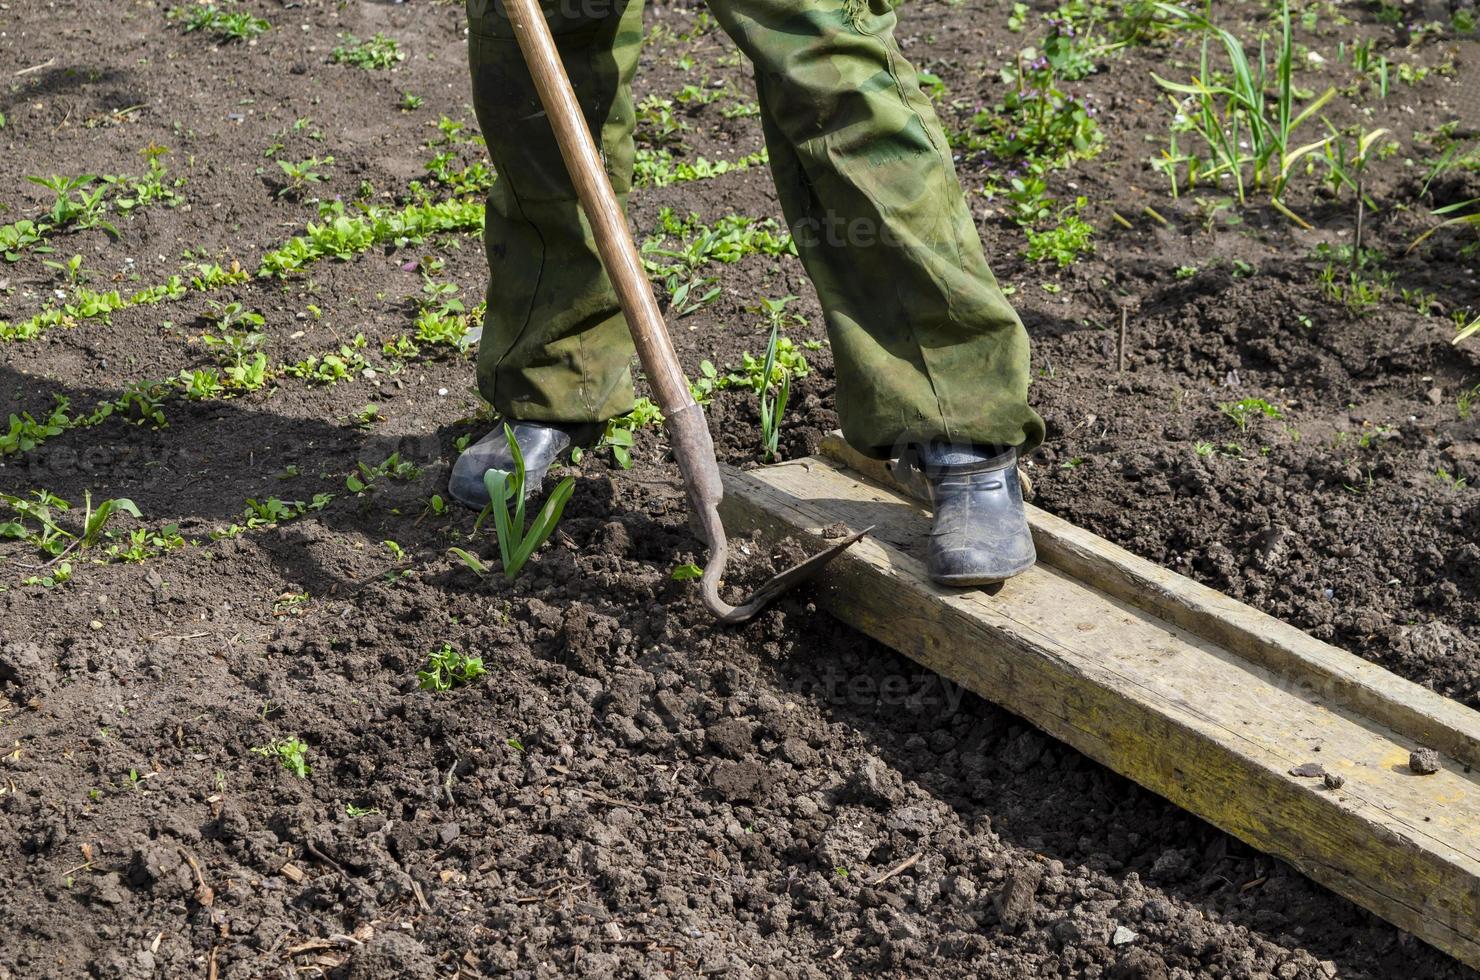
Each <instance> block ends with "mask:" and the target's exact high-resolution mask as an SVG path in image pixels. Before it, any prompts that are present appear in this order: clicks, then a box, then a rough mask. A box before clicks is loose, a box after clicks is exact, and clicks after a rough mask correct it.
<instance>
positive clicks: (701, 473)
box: [502, 0, 866, 623]
mask: <svg viewBox="0 0 1480 980" xmlns="http://www.w3.org/2000/svg"><path fill="white" fill-rule="evenodd" d="M502 2H503V3H504V5H505V9H506V10H507V11H508V15H509V22H510V24H511V25H512V26H513V28H514V35H515V37H517V38H518V41H519V49H520V50H521V51H522V52H523V53H524V60H525V62H526V63H527V64H528V65H529V72H530V75H531V76H533V78H534V84H535V89H536V90H537V91H538V92H539V96H540V102H541V103H543V105H544V107H545V114H546V115H548V116H549V117H550V125H551V126H552V127H554V130H555V140H556V142H557V143H558V144H559V145H560V153H561V156H562V157H564V158H565V166H566V168H567V169H568V170H569V171H570V177H571V181H572V183H574V184H575V188H576V194H577V196H578V197H579V198H580V202H581V207H582V208H583V209H584V210H585V212H586V217H587V219H588V220H589V221H590V222H591V230H592V233H593V234H594V236H595V238H596V247H597V250H598V251H599V252H600V253H601V260H602V262H603V263H604V264H605V266H606V271H607V274H608V275H609V276H610V277H611V280H612V285H613V286H614V287H615V288H616V291H617V298H618V300H619V301H620V302H621V305H622V312H623V313H625V314H626V317H627V325H628V327H629V328H630V329H631V331H632V340H633V343H634V345H635V346H636V347H637V356H638V359H639V360H640V361H641V362H642V368H643V370H644V371H645V372H646V373H647V378H648V383H649V384H650V385H651V386H652V389H653V393H654V394H655V395H657V400H658V407H659V408H660V409H661V410H662V412H663V417H664V419H665V422H664V425H665V428H667V430H668V438H669V441H670V442H672V444H673V455H674V456H675V457H676V458H677V460H678V468H679V469H680V470H681V471H682V472H683V478H684V482H685V484H686V485H687V486H688V493H689V506H690V507H691V508H692V510H693V512H694V515H695V517H696V518H697V520H698V523H699V526H700V529H701V533H702V535H703V537H704V540H705V543H706V544H708V546H709V564H708V565H707V566H706V567H705V569H704V576H703V578H702V579H701V581H700V586H701V589H702V592H703V595H704V604H705V605H706V606H708V607H709V610H710V611H711V612H713V613H714V614H715V616H717V617H718V618H719V620H720V622H722V623H743V622H745V621H746V620H748V619H750V618H751V617H753V616H754V615H755V614H756V613H758V612H760V611H761V609H762V608H763V607H764V606H765V605H766V604H767V603H768V602H770V601H771V600H772V599H774V598H776V597H777V596H779V595H781V593H783V592H785V591H786V590H787V589H789V588H791V587H792V586H794V585H797V584H799V583H801V582H803V581H805V580H806V579H808V578H810V577H811V576H813V575H815V574H816V573H817V572H818V571H819V570H820V569H821V568H822V566H823V565H826V564H827V563H828V562H829V561H831V560H832V559H833V558H835V557H837V556H838V555H839V554H841V553H842V551H843V549H845V548H847V547H848V546H849V545H850V544H852V543H853V542H855V541H857V540H858V539H859V538H860V537H862V536H863V534H864V533H866V531H860V532H859V533H858V534H854V535H851V536H850V537H848V538H845V539H844V540H842V541H840V542H839V543H837V544H835V545H833V546H832V547H830V548H828V549H827V550H826V551H823V552H821V553H820V554H817V555H813V556H812V557H811V558H809V559H807V560H806V561H804V562H802V563H801V564H800V565H797V566H796V567H794V568H791V569H789V570H787V571H786V572H784V573H782V574H781V575H778V576H777V577H775V578H773V579H772V580H771V581H770V582H767V583H766V585H765V586H764V587H763V588H761V589H760V590H759V591H758V592H756V593H755V595H754V596H752V597H751V598H750V599H749V600H748V601H747V602H745V603H743V604H742V605H739V606H732V605H730V604H729V603H727V602H725V601H724V600H723V599H721V598H720V595H719V583H720V578H721V576H723V575H724V572H725V562H726V561H727V560H728V559H729V554H730V549H729V543H728V542H727V541H726V540H725V529H724V526H723V525H722V524H721V523H720V519H719V502H720V499H721V497H723V496H724V487H723V485H722V484H721V482H720V475H719V463H718V462H717V461H716V460H715V457H714V442H713V440H712V439H710V436H709V425H708V423H707V422H706V421H705V419H704V409H703V408H702V407H700V405H699V403H698V402H696V401H695V400H694V396H693V394H692V393H691V392H690V391H689V383H688V379H687V378H685V377H684V373H683V369H682V368H681V367H680V366H679V363H678V355H677V354H675V353H674V350H673V341H672V340H671V339H670V338H669V336H668V328H667V326H666V325H665V324H664V322H663V314H662V313H661V312H660V311H659V310H658V304H657V301H656V300H654V299H653V290H652V287H651V285H649V283H648V280H647V276H646V274H645V273H644V272H643V266H642V260H641V259H640V258H639V257H638V254H637V248H636V246H635V245H634V244H633V242H632V235H631V233H630V232H629V231H628V228H627V218H626V216H625V215H624V214H623V212H622V208H621V205H620V204H618V203H617V196H616V193H615V192H614V191H613V190H612V186H611V181H610V180H609V179H608V178H607V174H606V168H605V167H604V166H603V165H602V162H601V156H600V154H599V152H598V151H597V149H596V143H595V141H594V140H593V139H592V138H591V131H590V129H588V128H587V126H586V119H585V116H584V115H583V114H582V113H581V107H580V103H579V102H577V101H576V95H575V92H574V91H573V90H572V88H571V84H570V78H569V77H568V76H567V75H566V73H565V66H564V65H563V64H561V61H560V54H559V52H558V51H556V49H555V41H554V38H552V37H551V35H550V28H549V26H548V25H547V24H546V23H545V17H544V13H543V12H542V11H541V10H540V0H502Z"/></svg>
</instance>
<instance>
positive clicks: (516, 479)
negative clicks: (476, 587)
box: [475, 424, 576, 581]
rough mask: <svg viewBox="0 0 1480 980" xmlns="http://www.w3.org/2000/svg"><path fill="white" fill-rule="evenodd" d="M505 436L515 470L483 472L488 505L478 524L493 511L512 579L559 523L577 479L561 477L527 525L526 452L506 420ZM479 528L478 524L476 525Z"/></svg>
mask: <svg viewBox="0 0 1480 980" xmlns="http://www.w3.org/2000/svg"><path fill="white" fill-rule="evenodd" d="M504 437H505V438H506V439H508V441H509V451H510V454H511V455H512V456H513V457H514V471H513V472H512V473H507V472H505V471H503V470H489V471H488V472H487V473H484V474H483V483H484V486H486V487H487V488H488V500H489V503H488V506H487V507H485V508H484V509H483V513H482V514H480V515H478V524H479V525H481V524H482V523H483V520H484V518H486V517H487V516H488V514H489V512H490V511H491V512H492V513H493V524H494V531H495V533H496V534H497V535H498V551H499V560H500V561H501V562H502V563H503V568H504V577H505V578H506V579H509V580H511V581H512V580H513V579H514V578H515V576H517V575H518V574H519V570H520V569H522V568H523V567H524V563H525V562H527V561H529V556H530V555H532V554H534V551H535V549H536V548H538V547H539V546H540V545H541V544H544V542H545V541H546V540H547V539H548V538H549V537H550V535H551V534H553V533H554V532H555V526H556V525H557V524H559V523H560V515H561V513H563V512H564V510H565V504H566V502H567V501H569V500H570V496H571V493H572V492H574V490H575V486H576V481H575V479H574V478H572V477H569V476H568V477H566V478H565V479H563V480H561V481H560V482H559V483H558V484H557V485H556V486H555V489H554V491H552V492H551V494H550V496H549V499H547V500H546V501H545V503H544V506H543V507H541V508H540V511H539V513H538V514H536V515H535V518H534V521H533V522H532V523H531V524H530V525H529V527H528V528H526V527H525V526H524V476H525V471H524V454H523V453H521V452H520V451H519V443H518V440H516V439H515V438H514V430H513V429H511V428H509V426H508V425H507V424H506V425H505V426H504ZM510 501H513V510H512V511H511V510H510V508H509V502H510ZM475 530H476V527H475Z"/></svg>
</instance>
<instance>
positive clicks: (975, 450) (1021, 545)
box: [915, 445, 1038, 587]
mask: <svg viewBox="0 0 1480 980" xmlns="http://www.w3.org/2000/svg"><path fill="white" fill-rule="evenodd" d="M915 451H916V454H917V458H918V463H917V464H916V465H918V466H919V467H920V469H921V470H922V471H923V472H924V475H925V478H926V480H927V481H929V484H930V496H931V502H932V503H933V505H934V508H935V523H934V525H933V526H932V527H931V529H930V548H929V552H928V554H927V557H926V561H925V570H926V572H927V573H928V574H929V575H930V578H931V579H932V580H933V581H935V582H938V583H940V584H941V585H949V586H955V587H965V586H974V585H992V584H994V583H997V582H1002V581H1005V580H1007V579H1010V578H1012V577H1013V576H1014V575H1021V574H1022V573H1023V572H1026V571H1027V570H1028V569H1030V568H1032V567H1033V563H1034V562H1035V561H1037V560H1038V554H1037V552H1036V551H1035V550H1034V549H1033V535H1032V534H1031V533H1030V532H1029V530H1028V517H1027V514H1026V512H1025V511H1024V509H1023V488H1022V486H1021V484H1019V483H1018V472H1017V450H1016V449H1014V448H1011V447H1009V448H1007V449H995V448H992V447H988V446H941V445H931V446H921V447H918V448H917V449H916V450H915Z"/></svg>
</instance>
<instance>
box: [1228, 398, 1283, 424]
mask: <svg viewBox="0 0 1480 980" xmlns="http://www.w3.org/2000/svg"><path fill="white" fill-rule="evenodd" d="M1218 411H1220V412H1222V413H1223V414H1224V415H1226V416H1228V417H1229V418H1230V419H1232V420H1233V423H1234V424H1235V425H1237V426H1238V427H1239V431H1240V432H1245V431H1247V430H1248V428H1249V421H1250V420H1251V419H1253V418H1255V417H1257V416H1261V415H1262V416H1264V417H1265V418H1271V419H1277V418H1281V417H1282V416H1281V415H1280V410H1279V409H1278V408H1276V407H1275V406H1273V405H1271V404H1270V403H1269V402H1267V401H1265V400H1264V399H1263V398H1244V399H1241V400H1239V401H1236V402H1224V403H1222V404H1220V405H1219V406H1218Z"/></svg>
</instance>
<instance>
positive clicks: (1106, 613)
mask: <svg viewBox="0 0 1480 980" xmlns="http://www.w3.org/2000/svg"><path fill="white" fill-rule="evenodd" d="M860 465H861V466H863V465H865V464H864V463H860ZM724 480H725V504H724V516H725V520H726V523H727V524H728V525H729V526H731V527H732V528H735V529H737V530H738V529H741V528H746V529H755V530H759V531H761V532H762V535H763V537H767V538H772V539H774V538H779V537H784V536H787V535H791V534H796V533H798V532H801V533H803V534H814V535H815V534H818V533H819V532H820V531H821V529H822V528H824V527H829V526H833V525H836V524H838V523H840V522H841V523H842V524H845V525H847V526H849V527H853V528H861V527H865V526H868V525H870V524H873V525H877V527H876V529H875V530H874V532H873V533H872V534H871V535H870V536H869V537H868V538H866V539H865V540H864V541H862V542H860V543H859V544H856V545H854V546H853V548H852V549H851V550H850V551H849V552H848V553H846V554H844V555H843V556H842V557H841V558H839V559H837V560H836V562H835V563H834V564H833V565H832V566H831V567H830V569H829V572H828V574H827V575H826V577H825V579H823V580H821V581H819V584H818V603H819V605H820V606H822V607H823V608H825V609H827V610H828V611H830V612H832V613H833V614H834V615H836V616H837V617H838V618H840V619H842V620H843V621H844V622H847V623H849V624H850V625H852V626H854V627H856V628H858V629H860V630H861V631H863V632H864V633H867V634H869V635H870V636H873V637H875V638H876V639H878V640H880V641H881V642H884V643H886V644H888V645H889V646H891V647H894V648H895V649H897V650H899V651H900V652H902V653H904V654H905V655H906V656H909V657H910V658H912V659H914V660H916V661H918V662H919V663H921V664H923V665H925V666H926V667H929V668H930V669H932V670H935V671H937V672H939V673H941V674H942V675H944V676H946V677H948V678H950V679H952V680H954V681H956V682H957V683H960V684H962V685H963V686H965V687H967V688H969V689H971V690H972V691H975V692H976V693H978V694H980V695H981V696H983V697H985V698H987V699H989V700H991V701H994V702H996V703H998V704H1001V705H1003V706H1005V707H1007V708H1008V709H1010V710H1012V711H1014V712H1016V713H1018V714H1020V715H1022V716H1023V717H1024V718H1026V719H1028V720H1029V721H1031V722H1033V723H1034V724H1036V725H1038V726H1039V727H1040V728H1042V729H1043V730H1045V731H1046V732H1048V733H1049V734H1051V735H1053V736H1055V737H1056V738H1059V739H1061V740H1063V741H1065V742H1067V743H1069V744H1070V745H1073V746H1074V747H1075V748H1077V749H1079V750H1080V751H1082V752H1084V753H1085V754H1086V755H1089V756H1091V757H1092V758H1094V759H1096V760H1098V761H1099V762H1101V763H1103V764H1105V765H1107V766H1109V767H1110V768H1112V769H1114V770H1116V771H1117V772H1120V773H1122V774H1124V775H1126V776H1128V777H1130V778H1132V779H1134V780H1136V781H1137V782H1138V783H1140V784H1142V785H1143V786H1146V787H1147V788H1148V789H1151V790H1153V791H1155V792H1157V793H1159V794H1161V795H1162V796H1165V797H1166V798H1167V799H1169V800H1171V801H1172V802H1174V803H1176V804H1177V805H1179V806H1182V807H1184V808H1186V809H1188V810H1190V811H1191V812H1193V813H1196V814H1198V815H1200V816H1202V817H1203V818H1204V819H1206V820H1208V821H1209V822H1211V823H1213V824H1215V825H1216V826H1218V827H1220V828H1222V829H1224V830H1226V831H1228V832H1229V833H1232V834H1234V835H1235V836H1237V837H1239V838H1240V839H1242V840H1244V841H1246V842H1247V843H1249V844H1250V845H1252V846H1254V847H1257V848H1259V849H1261V850H1263V851H1266V852H1268V853H1271V854H1275V855H1277V856H1279V857H1281V858H1284V859H1285V860H1287V861H1289V862H1291V863H1292V864H1294V865H1295V866H1296V867H1298V868H1300V869H1301V870H1302V871H1303V872H1305V873H1306V874H1308V875H1309V876H1310V877H1312V878H1313V879H1315V880H1317V881H1319V882H1321V883H1322V884H1325V885H1326V886H1328V887H1330V888H1332V889H1333V890H1335V891H1337V892H1339V893H1341V894H1342V895H1345V896H1347V897H1348V898H1350V899H1352V900H1353V901H1355V902H1357V903H1358V904H1360V905H1363V906H1364V907H1366V908H1368V909H1370V910H1372V911H1373V912H1375V913H1377V914H1379V915H1381V916H1383V917H1384V918H1386V919H1388V920H1389V921H1391V922H1393V923H1394V924H1396V925H1398V926H1400V927H1402V928H1404V929H1407V930H1408V931H1410V932H1412V933H1413V934H1414V935H1417V936H1419V937H1421V938H1423V939H1425V940H1426V941H1428V942H1430V943H1432V944H1433V945H1435V946H1437V947H1438V948H1440V949H1442V950H1445V951H1446V952H1448V953H1450V954H1451V955H1453V956H1455V957H1457V958H1458V959H1460V960H1462V961H1464V962H1466V963H1468V964H1470V965H1472V966H1480V921H1477V916H1480V780H1477V778H1476V777H1475V776H1474V775H1473V774H1471V773H1470V772H1469V771H1468V769H1469V767H1468V766H1467V765H1465V764H1463V763H1462V762H1460V761H1458V760H1457V759H1455V757H1454V756H1455V753H1454V752H1452V751H1450V749H1451V748H1452V747H1451V746H1448V745H1447V744H1446V747H1445V751H1446V752H1448V753H1449V756H1450V757H1449V758H1447V759H1446V760H1445V765H1444V767H1443V768H1442V769H1441V771H1440V772H1438V773H1436V774H1434V775H1432V776H1416V775H1414V774H1412V773H1411V772H1409V771H1408V767H1407V762H1408V753H1409V751H1410V750H1411V749H1413V748H1415V747H1417V744H1418V741H1419V740H1417V739H1415V738H1414V737H1412V736H1411V735H1409V734H1407V732H1408V731H1410V730H1413V731H1417V730H1425V731H1430V732H1432V733H1436V734H1437V735H1438V736H1439V737H1440V739H1448V740H1449V741H1455V739H1456V738H1458V741H1457V742H1456V744H1457V745H1459V747H1460V748H1461V749H1464V748H1465V746H1469V749H1468V751H1473V745H1474V742H1473V741H1468V742H1466V741H1465V740H1464V739H1463V738H1459V736H1461V735H1466V733H1469V734H1473V733H1474V732H1476V731H1477V728H1476V725H1477V724H1480V716H1476V714H1475V712H1471V711H1469V710H1468V709H1465V708H1463V706H1461V705H1457V704H1453V703H1452V702H1446V701H1444V699H1442V698H1438V699H1437V703H1436V702H1435V701H1433V700H1431V699H1432V698H1436V697H1437V696H1434V695H1432V693H1431V692H1426V691H1423V689H1421V688H1416V687H1414V686H1413V685H1406V682H1402V681H1400V680H1399V679H1398V678H1397V677H1394V676H1393V675H1390V674H1387V673H1386V672H1383V671H1380V670H1379V669H1377V668H1369V666H1368V665H1366V664H1363V663H1362V662H1361V661H1357V660H1356V658H1354V657H1351V656H1350V655H1349V654H1346V653H1344V652H1342V651H1340V650H1336V649H1335V648H1332V647H1329V646H1327V645H1325V644H1321V643H1319V642H1318V641H1316V640H1314V639H1313V638H1311V637H1308V636H1305V635H1304V634H1299V633H1298V631H1294V630H1292V628H1290V627H1288V626H1286V625H1285V624H1282V623H1279V622H1278V621H1276V620H1270V619H1269V617H1261V614H1259V613H1257V612H1256V611H1255V610H1252V609H1247V608H1246V607H1243V606H1241V605H1240V604H1238V603H1233V602H1232V600H1229V599H1227V598H1226V597H1222V596H1218V597H1217V601H1214V600H1213V599H1211V598H1210V597H1208V596H1206V595H1202V594H1200V593H1199V592H1198V591H1197V590H1198V589H1201V588H1202V587H1200V586H1195V583H1191V582H1189V581H1188V580H1186V579H1182V578H1181V577H1180V576H1176V575H1174V574H1173V573H1170V572H1167V571H1165V570H1164V569H1158V568H1156V566H1150V568H1151V570H1154V573H1155V574H1153V573H1152V572H1150V571H1148V570H1146V569H1143V568H1141V567H1139V566H1138V565H1136V564H1135V563H1136V562H1139V561H1140V560H1139V559H1134V556H1129V555H1127V554H1125V553H1124V552H1122V551H1121V550H1120V549H1117V548H1114V546H1113V545H1110V544H1109V543H1108V542H1104V541H1101V540H1100V539H1098V538H1095V537H1094V536H1093V535H1089V534H1087V533H1086V532H1084V531H1081V530H1079V529H1078V528H1073V527H1072V526H1071V525H1067V524H1064V523H1063V522H1061V521H1060V522H1057V523H1055V521H1056V519H1053V518H1051V517H1050V515H1046V514H1043V513H1042V512H1041V511H1040V512H1036V513H1035V515H1034V518H1033V523H1034V532H1035V540H1038V541H1039V542H1040V554H1042V555H1043V556H1044V557H1045V559H1046V560H1045V561H1044V562H1043V563H1041V564H1040V565H1039V566H1038V567H1037V568H1034V569H1033V570H1031V571H1030V572H1028V573H1027V574H1025V575H1023V576H1021V577H1019V578H1017V579H1014V580H1012V581H1011V582H1009V583H1007V585H1006V587H1005V588H1004V589H1003V590H1002V591H1001V592H999V593H998V594H997V595H995V596H987V595H986V594H985V593H983V592H981V591H978V590H955V589H942V588H938V587H936V586H934V585H933V584H931V583H930V582H929V581H927V580H926V578H925V576H924V563H923V558H922V553H923V543H924V533H925V531H926V530H927V529H928V527H929V520H928V516H927V515H926V513H925V512H924V510H923V509H922V507H921V505H920V504H919V503H918V502H916V501H913V500H910V499H908V498H906V497H904V496H901V495H898V494H896V493H894V492H892V491H890V490H887V489H884V488H883V487H880V486H876V485H874V484H871V483H868V482H865V481H863V480H860V479H859V478H858V474H857V473H855V472H853V471H850V470H847V469H845V468H843V467H842V466H841V465H840V464H838V463H836V462H834V461H831V460H827V459H822V458H811V459H807V460H800V461H796V462H794V463H790V464H784V465H781V466H776V467H771V468H767V469H761V470H753V471H750V472H746V473H740V472H738V471H735V470H730V469H727V470H726V471H725V473H724ZM1045 545H1046V546H1047V547H1045ZM1059 562H1062V563H1063V564H1062V565H1060V564H1058V563H1059ZM1144 564H1147V565H1149V563H1144ZM1102 582H1103V583H1106V584H1105V585H1104V586H1102V585H1101V583H1102ZM1204 591H1209V590H1204ZM1213 595H1214V596H1216V595H1217V594H1216V593H1213ZM1164 604H1169V605H1170V607H1171V608H1174V609H1177V610H1181V611H1180V612H1177V613H1175V614H1173V615H1168V616H1163V615H1161V614H1160V612H1159V610H1161V609H1163V608H1167V605H1164ZM1230 607H1236V608H1230ZM1179 617H1180V618H1179ZM1183 620H1185V622H1186V624H1187V625H1184V622H1183ZM1209 620H1216V621H1217V622H1213V623H1210V622H1209ZM1251 632H1252V633H1253V634H1256V635H1255V636H1253V638H1251V637H1250V635H1249V634H1250V633H1251ZM1291 633H1294V634H1296V636H1291V635H1289V634H1291ZM1296 637H1300V638H1303V639H1299V640H1297V638H1296ZM1256 640H1257V642H1256ZM1269 647H1274V648H1275V649H1274V650H1273V651H1271V650H1270V649H1268V648H1269ZM1251 651H1252V652H1251ZM1350 661H1356V662H1355V663H1351V662H1350ZM1307 665H1309V666H1307ZM1374 672H1375V673H1374ZM1405 685H1406V687H1405ZM1409 688H1412V690H1409ZM1390 689H1391V690H1395V691H1397V692H1398V694H1397V696H1396V698H1395V699H1388V698H1386V697H1384V696H1383V695H1384V694H1385V692H1388V691H1389V690H1390ZM1423 695H1427V697H1425V696H1423ZM1374 705H1375V706H1376V708H1377V710H1376V711H1375V712H1373V713H1367V712H1365V711H1364V710H1363V709H1364V708H1366V707H1372V706H1374ZM1434 709H1443V710H1442V711H1441V712H1440V714H1441V715H1442V717H1433V716H1431V715H1430V714H1429V713H1428V712H1430V711H1431V710H1434ZM1373 714H1378V715H1381V716H1382V717H1381V718H1378V717H1373V716H1372V715H1373ZM1389 716H1391V717H1392V718H1395V719H1397V720H1398V721H1399V722H1400V723H1401V727H1396V726H1394V725H1390V724H1389V723H1388V722H1387V721H1386V720H1384V719H1385V718H1387V717H1389ZM1446 732H1448V733H1449V734H1448V735H1445V734H1444V733H1446ZM1430 744H1432V741H1431V742H1430ZM1435 747H1439V746H1435ZM1307 762H1319V763H1321V764H1322V765H1323V766H1324V767H1325V769H1326V770H1327V771H1328V772H1332V773H1336V774H1339V775H1341V776H1343V777H1344V778H1345V780H1346V782H1345V785H1344V786H1342V788H1341V789H1339V790H1330V789H1327V788H1326V787H1325V785H1324V783H1323V782H1322V781H1321V780H1320V779H1311V778H1302V777H1296V776H1292V775H1290V769H1291V768H1292V767H1295V766H1297V765H1300V764H1302V763H1307Z"/></svg>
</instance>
